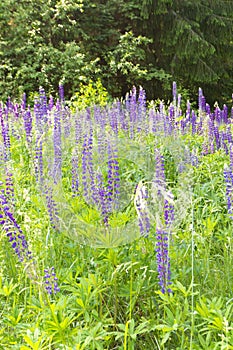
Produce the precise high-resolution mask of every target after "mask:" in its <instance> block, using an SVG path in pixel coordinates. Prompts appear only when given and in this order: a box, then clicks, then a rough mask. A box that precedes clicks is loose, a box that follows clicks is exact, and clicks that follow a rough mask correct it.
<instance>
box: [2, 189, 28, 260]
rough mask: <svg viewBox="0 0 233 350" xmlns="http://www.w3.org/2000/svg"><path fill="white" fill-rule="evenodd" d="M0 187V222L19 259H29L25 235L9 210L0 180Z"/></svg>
mask: <svg viewBox="0 0 233 350" xmlns="http://www.w3.org/2000/svg"><path fill="white" fill-rule="evenodd" d="M0 187H1V189H0V223H1V224H2V225H3V228H4V230H5V231H6V236H7V237H8V240H9V242H10V244H11V246H12V248H13V249H14V251H15V254H16V255H17V256H18V259H19V261H20V262H26V261H29V260H31V259H32V253H31V252H30V251H29V248H28V244H27V240H26V237H25V235H24V234H23V231H22V230H21V228H20V226H19V225H18V223H17V221H16V219H15V217H14V215H13V213H12V212H11V211H10V205H9V203H8V201H7V199H6V196H5V193H4V189H3V183H2V182H0Z"/></svg>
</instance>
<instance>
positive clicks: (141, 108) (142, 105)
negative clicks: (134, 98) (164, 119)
mask: <svg viewBox="0 0 233 350" xmlns="http://www.w3.org/2000/svg"><path fill="white" fill-rule="evenodd" d="M137 113H138V121H137V131H138V132H140V131H141V130H142V129H143V130H144V131H145V132H146V134H147V133H148V130H149V129H148V123H147V120H146V92H145V90H144V89H143V88H142V87H141V86H140V88H139V94H138V111H137Z"/></svg>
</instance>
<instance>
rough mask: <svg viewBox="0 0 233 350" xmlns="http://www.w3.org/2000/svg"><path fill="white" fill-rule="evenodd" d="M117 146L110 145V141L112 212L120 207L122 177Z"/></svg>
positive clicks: (109, 173) (109, 167) (109, 177)
mask: <svg viewBox="0 0 233 350" xmlns="http://www.w3.org/2000/svg"><path fill="white" fill-rule="evenodd" d="M117 157H118V155H117V146H116V144H114V141H113V145H112V144H111V143H110V140H108V185H107V190H108V197H107V198H108V206H109V211H110V212H111V211H112V210H113V208H114V207H115V208H116V207H118V198H119V193H120V192H119V187H120V175H119V163H118V159H117Z"/></svg>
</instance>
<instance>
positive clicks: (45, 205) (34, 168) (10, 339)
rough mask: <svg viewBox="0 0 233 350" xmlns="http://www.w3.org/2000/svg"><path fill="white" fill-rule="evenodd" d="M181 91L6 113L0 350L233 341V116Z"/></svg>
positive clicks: (61, 102) (0, 193)
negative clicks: (166, 97) (165, 97)
mask: <svg viewBox="0 0 233 350" xmlns="http://www.w3.org/2000/svg"><path fill="white" fill-rule="evenodd" d="M178 90H179V89H178V87H177V85H176V83H175V82H174V83H173V91H172V99H171V102H170V103H165V102H164V101H156V102H150V103H148V102H147V100H146V92H145V91H144V90H143V88H142V87H140V88H139V89H137V88H136V87H133V88H132V91H131V92H129V93H128V94H127V95H126V97H125V99H124V100H115V101H112V102H111V103H110V102H109V103H108V101H105V103H101V105H98V104H95V103H94V102H95V98H96V89H95V91H94V94H95V96H92V97H93V98H90V101H86V97H85V105H84V104H83V103H82V101H81V98H82V97H81V96H77V99H78V98H80V102H79V101H76V102H77V103H75V104H73V105H72V102H71V105H72V108H71V109H70V108H69V105H70V104H69V103H66V100H65V95H64V89H63V86H62V85H60V86H59V94H58V99H57V100H55V99H54V98H53V97H52V96H50V97H48V96H46V92H45V90H44V89H43V88H40V89H39V94H38V95H37V97H36V98H35V103H34V108H29V107H28V106H27V98H26V96H25V95H23V98H22V101H21V102H20V103H14V102H13V101H12V100H11V99H8V100H7V103H6V104H3V103H2V104H1V105H0V227H1V231H0V232H1V236H0V238H1V242H2V247H4V248H1V251H0V254H1V265H0V266H1V273H0V303H1V305H2V313H1V316H2V317H1V318H2V321H0V324H1V327H2V329H3V332H2V333H1V332H0V347H1V346H2V347H3V348H6V349H22V350H23V349H31V348H32V349H69V350H70V349H71V350H73V349H88V350H90V349H103V350H104V349H111V350H113V349H123V350H126V349H130V350H131V349H222V350H223V349H231V348H232V347H233V324H232V317H233V307H232V300H233V295H232V292H231V291H232V290H233V289H232V287H233V277H232V271H231V266H232V263H233V261H232V260H233V259H232V251H233V241H232V234H231V232H232V230H231V227H232V196H233V194H232V193H233V182H232V177H233V175H232V173H233V165H232V164H233V151H232V149H233V148H232V147H233V146H232V144H233V138H232V112H230V108H229V107H227V106H226V105H224V106H223V107H222V108H220V106H218V105H217V104H216V105H215V107H214V108H213V109H212V108H211V107H210V106H209V105H208V104H207V103H206V100H205V97H204V94H203V91H202V89H201V88H200V89H199V94H198V102H197V106H198V107H197V109H193V108H192V103H191V102H190V101H187V103H186V107H185V110H184V111H183V110H182V106H185V103H184V102H183V100H182V96H181V94H179V93H178ZM90 91H91V90H90ZM88 94H89V92H88ZM98 101H102V100H101V98H98V99H97V102H98ZM79 106H81V108H80V109H79V108H76V109H75V107H79ZM223 277H224V278H223ZM226 290H227V292H226ZM215 295H218V298H217V297H216V298H213V296H215ZM12 329H13V330H15V331H13V334H12V333H11V332H12Z"/></svg>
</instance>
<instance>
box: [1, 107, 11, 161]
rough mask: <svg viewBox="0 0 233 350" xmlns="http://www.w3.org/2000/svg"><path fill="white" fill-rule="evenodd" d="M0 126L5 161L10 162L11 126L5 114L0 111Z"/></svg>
mask: <svg viewBox="0 0 233 350" xmlns="http://www.w3.org/2000/svg"><path fill="white" fill-rule="evenodd" d="M0 125H1V134H2V139H3V157H4V161H7V160H9V158H10V148H11V144H10V135H9V126H8V122H7V119H4V113H3V111H2V109H0Z"/></svg>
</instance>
